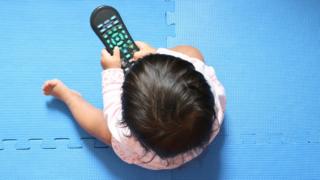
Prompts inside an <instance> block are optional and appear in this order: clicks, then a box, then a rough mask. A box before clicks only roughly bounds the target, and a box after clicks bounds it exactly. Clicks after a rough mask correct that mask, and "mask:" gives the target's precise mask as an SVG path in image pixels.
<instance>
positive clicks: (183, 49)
mask: <svg viewBox="0 0 320 180" xmlns="http://www.w3.org/2000/svg"><path fill="white" fill-rule="evenodd" d="M170 49H171V50H173V51H177V52H180V53H183V54H186V55H188V56H190V57H194V58H197V59H200V60H201V61H204V58H203V56H202V54H201V52H200V51H199V50H198V49H197V48H194V47H192V46H187V45H181V46H176V47H174V48H170Z"/></svg>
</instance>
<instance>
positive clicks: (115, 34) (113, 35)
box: [111, 33, 119, 38]
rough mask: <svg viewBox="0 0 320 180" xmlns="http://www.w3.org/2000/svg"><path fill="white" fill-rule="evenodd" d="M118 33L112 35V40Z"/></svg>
mask: <svg viewBox="0 0 320 180" xmlns="http://www.w3.org/2000/svg"><path fill="white" fill-rule="evenodd" d="M118 34H119V33H114V34H112V36H111V37H112V38H114V37H116V36H117V35H118Z"/></svg>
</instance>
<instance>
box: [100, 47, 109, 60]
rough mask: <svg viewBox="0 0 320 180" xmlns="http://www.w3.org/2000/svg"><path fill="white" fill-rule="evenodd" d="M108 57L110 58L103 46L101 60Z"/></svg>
mask: <svg viewBox="0 0 320 180" xmlns="http://www.w3.org/2000/svg"><path fill="white" fill-rule="evenodd" d="M110 58H111V55H110V53H109V52H108V51H107V50H106V49H105V48H103V49H102V50H101V60H107V59H110Z"/></svg>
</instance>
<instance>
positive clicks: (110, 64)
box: [101, 46, 121, 69]
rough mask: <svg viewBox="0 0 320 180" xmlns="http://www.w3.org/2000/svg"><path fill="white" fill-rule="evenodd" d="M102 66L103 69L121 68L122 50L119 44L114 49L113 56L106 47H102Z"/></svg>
mask: <svg viewBox="0 0 320 180" xmlns="http://www.w3.org/2000/svg"><path fill="white" fill-rule="evenodd" d="M101 66H102V68H103V69H108V68H121V60H120V50H119V48H118V47H117V46H116V47H115V48H114V49H113V56H111V54H109V52H108V51H107V50H106V49H102V51H101Z"/></svg>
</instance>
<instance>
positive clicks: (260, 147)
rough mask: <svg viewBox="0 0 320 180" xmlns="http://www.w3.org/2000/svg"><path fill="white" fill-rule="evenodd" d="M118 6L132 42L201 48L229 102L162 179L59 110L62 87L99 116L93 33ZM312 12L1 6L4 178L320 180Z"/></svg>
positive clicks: (317, 44)
mask: <svg viewBox="0 0 320 180" xmlns="http://www.w3.org/2000/svg"><path fill="white" fill-rule="evenodd" d="M101 4H108V5H112V6H114V7H116V8H117V9H118V10H119V12H120V14H121V15H122V17H123V20H124V21H125V23H126V25H127V27H128V29H129V31H130V33H131V35H132V36H133V38H134V39H135V40H142V41H146V42H148V43H150V44H152V45H153V46H154V47H172V46H175V45H179V44H189V45H192V46H194V47H197V48H199V49H200V50H201V52H202V53H203V55H204V57H205V61H206V63H207V64H208V65H211V66H213V67H214V68H215V70H216V73H217V76H218V78H219V79H220V80H221V82H222V83H223V85H224V86H225V88H226V92H227V111H226V117H225V120H224V124H223V127H222V131H221V133H220V134H219V136H218V137H217V138H216V139H215V141H214V143H213V144H211V145H210V146H209V148H208V149H207V150H206V151H205V152H204V153H203V154H202V155H201V156H200V157H198V158H197V159H195V160H193V161H191V162H190V163H188V164H186V165H185V166H183V167H181V168H178V169H175V170H167V171H150V170H145V169H142V168H140V167H137V166H134V165H129V164H126V163H124V162H122V161H121V160H120V159H119V158H118V157H117V156H116V155H115V154H114V153H113V151H112V149H111V148H109V147H107V146H105V145H104V144H102V143H101V142H99V141H97V140H95V139H94V138H92V137H91V136H89V135H88V134H87V133H86V132H84V131H83V130H82V129H81V128H80V127H79V126H78V125H77V124H76V123H75V122H74V120H73V119H72V116H71V114H70V112H69V111H68V110H67V109H66V106H65V105H64V104H63V103H61V102H60V101H58V100H56V99H53V98H51V97H45V96H43V95H42V92H41V86H42V83H43V82H44V81H45V80H47V79H52V78H58V79H61V80H63V81H64V82H65V83H66V84H67V85H68V86H70V87H71V88H73V89H76V90H78V91H79V92H81V94H82V95H83V96H84V97H85V98H86V99H87V100H88V101H89V102H91V103H92V104H94V105H95V106H97V107H100V108H101V107H102V98H101V67H100V64H99V63H100V62H99V58H100V51H101V49H102V48H103V46H102V44H101V43H100V42H99V40H98V39H97V37H96V36H95V34H94V33H93V31H92V30H91V27H90V24H89V17H90V13H91V12H92V10H93V9H94V8H95V7H96V6H98V5H101ZM319 8H320V2H319V1H316V0H308V1H298V0H293V1H289V0H283V1H277V0H268V1H267V0H261V1H254V0H242V1H239V0H231V1H223V0H199V1H198V0H153V1H142V0H141V1H135V2H133V1H129V0H121V1H116V0H109V1H101V0H94V1H85V0H80V1H76V0H69V1H19V2H18V1H11V2H10V3H8V2H5V1H0V27H1V28H0V82H1V88H0V161H1V162H2V163H1V165H0V174H1V176H0V179H22V178H23V179H210V180H212V179H320V178H319V177H320V171H319V168H320V163H319V160H320V111H319V108H320V91H319V89H320V83H319V82H320V72H319V68H320V11H319Z"/></svg>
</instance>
